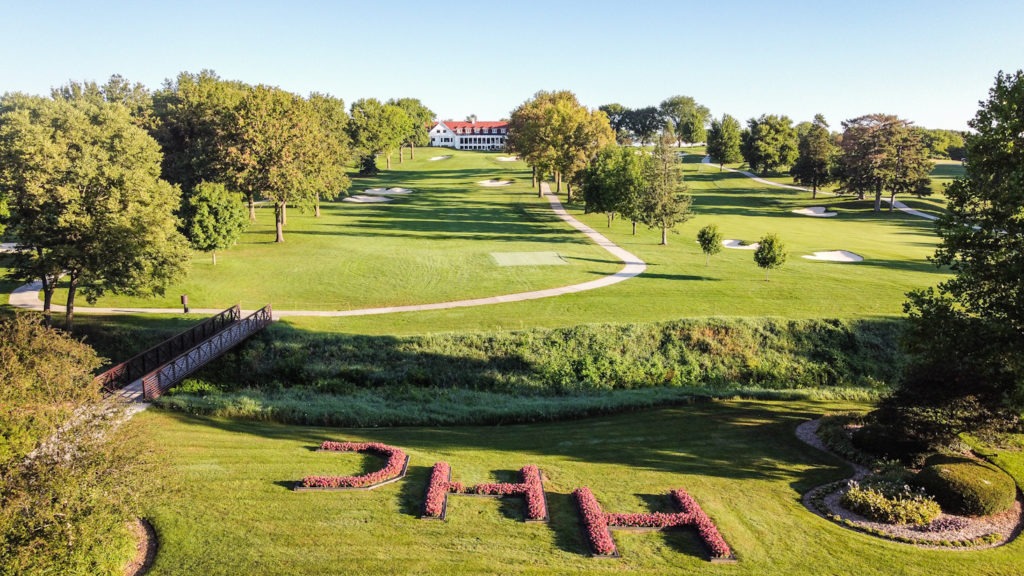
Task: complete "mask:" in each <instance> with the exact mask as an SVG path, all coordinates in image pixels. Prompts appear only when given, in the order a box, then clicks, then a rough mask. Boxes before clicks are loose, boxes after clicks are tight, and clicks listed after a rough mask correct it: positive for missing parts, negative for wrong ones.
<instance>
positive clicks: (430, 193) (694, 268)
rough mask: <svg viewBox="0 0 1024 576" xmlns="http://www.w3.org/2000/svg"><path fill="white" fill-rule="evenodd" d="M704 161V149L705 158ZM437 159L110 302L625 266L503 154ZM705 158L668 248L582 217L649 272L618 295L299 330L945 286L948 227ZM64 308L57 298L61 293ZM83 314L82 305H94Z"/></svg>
mask: <svg viewBox="0 0 1024 576" xmlns="http://www.w3.org/2000/svg"><path fill="white" fill-rule="evenodd" d="M698 152H699V151H698ZM439 153H440V152H439V151H436V150H420V153H419V158H418V159H417V160H416V161H414V162H410V161H407V162H406V163H404V164H397V163H395V165H394V166H395V170H393V171H392V172H388V173H386V174H385V175H383V176H382V177H381V178H378V179H374V180H360V181H357V182H356V185H355V186H354V187H353V189H354V190H355V191H359V190H362V189H365V188H367V187H369V186H394V185H401V186H405V187H410V188H414V189H417V190H419V192H417V193H416V194H413V195H411V196H407V197H404V198H403V199H400V200H398V201H396V202H395V203H392V204H385V205H358V204H348V203H335V204H329V205H326V206H325V215H324V217H323V218H321V219H320V220H316V219H314V218H312V217H311V216H310V215H302V214H300V213H298V211H296V210H292V211H291V213H290V215H289V218H290V223H289V227H288V229H287V233H286V240H287V241H286V242H285V243H284V244H283V245H274V244H273V243H272V242H270V241H271V240H272V232H271V225H270V214H269V211H266V212H264V213H261V214H260V218H259V225H258V226H257V227H256V228H254V229H253V230H252V231H250V232H249V233H247V234H246V236H245V237H244V239H243V241H242V242H241V243H240V244H239V245H238V246H236V247H235V248H233V249H231V250H229V251H227V252H225V253H223V254H221V256H220V258H219V263H218V265H217V266H216V267H213V266H211V265H210V264H209V262H208V259H207V257H206V256H205V255H204V256H200V257H197V259H196V262H195V264H194V269H193V274H192V276H191V278H190V279H189V280H188V281H187V282H186V283H185V284H183V285H181V286H174V287H171V288H170V289H169V290H168V292H167V297H165V298H163V299H157V300H145V299H128V298H105V299H103V300H101V301H100V304H101V305H102V304H108V305H110V304H116V305H120V306H127V305H133V306H145V307H153V306H167V307H177V306H178V305H179V304H178V296H179V295H180V294H182V293H187V294H189V296H190V303H191V305H192V307H194V308H200V307H226V306H228V305H230V304H233V303H235V302H241V303H242V305H243V306H244V307H256V306H259V305H262V304H264V303H266V302H270V303H272V304H273V305H274V307H275V309H278V310H287V309H321V310H324V309H352V308H362V307H372V306H386V305H401V304H413V303H427V302H441V301H448V300H455V299H460V298H468V297H479V296H487V295H495V294H504V293H511V292H520V291H524V290H531V289H538V288H545V287H551V286H558V285H564V284H570V283H574V282H581V281H585V280H590V279H594V278H598V277H600V276H604V275H607V274H609V273H611V272H613V271H615V270H617V269H618V268H619V267H620V265H619V264H618V263H615V262H614V261H613V260H612V258H611V257H610V256H609V255H608V254H607V253H606V252H604V251H603V250H601V249H599V248H597V247H596V246H594V245H591V244H588V243H586V241H585V240H584V238H583V236H582V235H581V234H579V233H578V232H576V231H574V230H571V229H570V228H569V227H568V226H566V225H565V224H563V223H561V222H560V221H556V220H555V219H554V217H553V216H552V215H551V212H550V209H549V207H548V205H547V202H546V201H544V200H540V199H537V198H536V194H535V193H534V192H532V191H531V190H530V189H529V187H530V183H529V173H528V171H526V170H525V169H524V168H523V165H522V164H519V163H502V162H496V161H494V160H493V157H494V156H495V155H494V154H483V153H462V152H455V151H447V150H446V151H444V153H445V154H448V153H452V154H453V157H452V158H451V159H449V160H444V161H439V162H430V161H428V160H427V159H428V158H429V157H430V156H431V155H433V154H439ZM700 159H701V155H700V154H699V153H698V154H690V155H688V156H687V157H686V158H685V166H686V177H687V181H688V184H689V186H690V191H691V193H692V194H693V195H694V211H695V214H696V216H695V217H694V218H693V219H692V220H691V221H689V222H687V223H685V224H683V225H680V226H679V227H678V231H679V232H680V234H679V235H670V240H669V241H670V244H669V246H658V242H659V240H660V238H659V232H658V231H657V230H648V229H646V228H645V227H643V226H639V227H638V229H637V234H636V235H635V236H634V235H632V234H631V233H630V229H631V227H630V224H629V223H628V222H624V221H621V220H616V221H615V222H614V223H613V225H612V227H611V228H610V229H609V228H606V220H605V217H604V215H602V214H590V215H585V214H583V210H582V208H583V207H582V205H581V204H577V205H575V206H572V207H571V211H572V212H573V213H574V214H575V215H576V216H577V217H578V218H580V219H581V220H583V221H584V222H586V223H588V224H589V225H591V226H592V227H594V228H595V229H597V230H598V231H599V232H602V233H605V234H606V235H607V236H608V237H609V238H611V239H612V240H613V241H615V242H616V243H618V244H620V245H621V246H623V247H624V248H626V249H627V250H630V251H632V252H633V253H635V254H637V255H638V256H640V257H641V258H642V259H644V260H645V261H646V262H647V263H648V270H647V272H646V273H645V274H643V275H642V276H640V277H638V278H633V279H630V280H627V281H625V282H622V283H619V284H617V285H615V286H612V287H608V288H602V289H600V290H595V291H590V292H586V293H580V294H574V295H568V296H562V297H558V298H549V299H543V300H535V301H529V302H521V303H512V304H502V305H493V306H486V307H478V308H461V309H455V310H445V311H436V312H420V313H404V314H393V315H387V316H369V317H355V318H342V319H331V318H327V319H322V318H293V319H287V320H286V321H287V322H289V323H292V324H293V325H295V326H296V327H298V328H301V329H307V330H314V331H328V332H349V333H367V334H415V333H427V332H449V331H465V330H485V331H494V330H511V329H520V328H529V327H561V326H570V325H575V324H579V323H594V322H617V323H627V322H643V321H657V320H665V319H671V318H680V317H706V316H781V317H788V318H822V317H839V318H857V317H879V316H884V317H891V316H898V315H900V314H901V312H902V303H903V301H904V294H905V293H906V292H907V291H909V290H912V289H916V288H921V287H925V286H931V285H934V284H937V283H938V282H940V281H941V280H943V279H945V278H946V277H947V275H946V274H945V273H944V272H943V271H941V270H938V269H937V268H935V267H934V266H933V265H932V264H930V263H929V262H928V261H927V257H928V256H930V255H931V254H932V253H933V251H934V247H935V244H936V237H935V235H934V225H933V224H932V223H930V222H928V221H926V220H923V219H919V218H914V217H911V216H908V215H905V214H902V213H898V212H897V213H889V212H883V213H880V214H875V213H874V212H872V210H871V202H870V201H860V202H858V201H856V200H851V199H849V198H843V199H836V198H834V197H830V196H827V195H821V196H819V198H818V200H811V199H810V198H809V195H808V194H807V193H805V192H799V191H794V190H785V189H780V188H776V187H771V186H767V185H764V184H760V183H757V182H754V181H752V180H750V179H748V178H745V177H743V176H741V175H738V174H731V173H727V172H722V173H720V172H718V170H717V168H716V167H714V166H707V165H704V166H702V165H701V164H700ZM489 178H507V179H513V180H515V184H514V185H513V186H510V187H507V188H483V187H480V186H477V185H476V184H475V182H477V181H480V180H484V179H489ZM816 205H824V206H827V207H828V208H829V209H831V210H836V211H838V212H839V213H840V215H839V216H838V217H836V218H830V219H827V218H810V217H805V216H798V215H796V214H793V213H792V210H794V209H796V208H801V207H806V206H816ZM710 223H714V224H717V225H718V227H719V229H720V230H721V231H722V232H723V233H724V234H725V235H726V237H727V238H733V239H742V240H747V241H751V242H753V241H756V240H757V239H758V238H759V237H760V236H761V235H763V234H765V233H768V232H775V233H777V234H778V235H779V236H780V237H781V239H782V240H783V242H784V243H785V244H786V246H787V248H788V250H789V252H790V257H789V260H788V262H787V263H786V264H785V266H784V267H783V268H782V269H780V270H776V271H773V272H772V273H771V274H770V281H769V282H765V281H764V274H763V272H762V271H761V270H760V269H758V268H757V267H756V266H755V264H754V262H753V258H752V253H751V252H749V251H740V250H728V249H726V250H723V251H722V253H721V254H719V255H717V256H715V257H713V258H712V260H711V265H710V266H705V265H704V256H703V254H702V253H701V251H700V249H699V246H698V245H697V243H696V242H695V236H696V231H697V230H698V229H699V228H700V227H701V226H704V225H705V224H710ZM840 249H841V250H849V251H852V252H855V253H857V254H860V255H861V256H863V257H864V258H865V261H864V262H861V263H856V264H839V263H829V262H816V261H810V260H805V259H803V258H801V256H802V255H806V254H810V253H812V252H815V251H829V250H840ZM529 251H545V252H550V251H555V252H558V253H559V254H562V255H563V256H566V258H567V260H568V261H569V262H570V265H567V266H507V267H502V266H497V265H496V264H495V263H494V261H493V258H492V257H491V256H490V254H491V253H492V252H529ZM58 301H59V296H58ZM81 304H84V303H81V302H80V305H81Z"/></svg>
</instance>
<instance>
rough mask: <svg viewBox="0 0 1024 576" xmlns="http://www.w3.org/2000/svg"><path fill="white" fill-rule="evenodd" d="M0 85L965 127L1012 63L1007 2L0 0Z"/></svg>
mask: <svg viewBox="0 0 1024 576" xmlns="http://www.w3.org/2000/svg"><path fill="white" fill-rule="evenodd" d="M0 7H2V14H3V16H4V36H5V37H4V38H3V42H2V48H0V91H4V92H6V91H22V92H29V93H37V94H46V93H48V92H49V89H50V87H52V86H57V85H60V84H62V83H64V82H66V81H67V80H69V79H75V80H97V81H101V82H102V81H103V80H105V79H106V78H108V77H109V76H110V75H111V74H114V73H117V74H121V75H122V76H125V77H127V78H128V79H129V80H132V81H137V82H142V83H143V84H145V85H147V86H148V87H150V88H157V87H159V85H160V84H161V83H162V82H163V81H164V79H166V78H172V77H174V76H175V75H177V74H178V73H179V72H181V71H190V72H198V71H199V70H201V69H203V68H210V69H213V70H215V71H216V72H217V73H218V74H219V75H220V76H221V77H223V78H227V79H235V80H242V81H245V82H249V83H253V84H255V83H264V84H271V85H276V86H280V87H282V88H284V89H287V90H291V91H294V92H297V93H300V94H307V93H309V92H311V91H320V92H327V93H331V94H333V95H335V96H339V97H342V98H344V99H345V101H346V103H350V102H352V101H353V100H355V99H358V98H363V97H376V98H381V99H386V98H391V97H404V96H411V97H417V98H420V99H421V100H422V101H423V102H424V103H425V104H427V106H429V107H430V108H431V109H433V110H434V111H435V112H436V113H437V115H438V116H439V117H441V118H455V119H462V118H464V117H465V116H466V115H468V114H471V113H475V114H477V115H478V116H479V117H480V119H482V120H483V119H499V118H502V117H507V116H508V114H509V112H510V111H511V110H512V109H513V108H515V107H516V106H517V105H519V104H520V103H521V102H523V101H524V100H526V99H528V98H529V97H530V96H531V95H532V94H533V93H534V92H536V91H537V90H541V89H544V90H555V89H569V90H572V91H573V92H575V93H576V95H577V96H578V97H579V99H580V100H581V101H582V102H583V103H584V104H585V105H588V106H591V107H596V106H599V105H601V104H607V103H609V102H619V103H621V104H624V105H626V106H629V107H640V106H646V105H657V104H658V103H659V102H660V101H661V100H663V99H664V98H666V97H668V96H671V95H674V94H685V95H689V96H693V97H694V98H696V99H697V101H698V102H700V103H702V104H704V105H706V106H708V107H709V108H710V109H711V111H712V114H714V115H716V116H719V115H721V114H722V113H729V114H732V115H733V116H736V117H738V118H739V119H741V120H745V119H747V118H750V117H752V116H757V115H760V114H762V113H774V114H786V115H788V116H790V117H791V118H793V119H794V120H795V121H802V120H809V119H811V118H812V117H813V115H814V114H815V113H818V112H821V113H823V114H825V116H826V118H827V120H828V121H829V123H830V124H831V125H832V127H833V129H838V128H839V123H840V121H842V120H844V119H848V118H852V117H855V116H859V115H861V114H868V113H873V112H885V113H891V114H897V115H899V116H902V117H904V118H908V119H910V120H912V121H914V122H915V123H917V124H918V125H922V126H926V127H930V128H952V129H965V128H966V122H967V120H968V119H969V118H971V117H973V115H974V113H975V111H976V110H977V104H978V101H979V100H981V99H984V98H985V97H986V95H987V92H988V88H989V87H990V86H991V85H992V81H993V78H994V77H995V75H996V72H998V71H999V70H1000V69H1002V70H1006V71H1012V70H1016V69H1018V68H1021V67H1024V24H1022V23H1024V2H1020V1H1019V0H1013V1H998V2H996V1H985V0H982V1H979V2H965V1H960V2H946V1H936V0H933V1H930V2H919V1H901V0H888V1H885V2H878V1H874V0H861V1H846V0H843V1H840V0H818V1H806V2H770V1H764V2H757V1H750V2H736V1H733V2H721V1H718V2H715V1H709V2H683V1H681V0H676V1H665V2H661V1H646V0H632V1H626V0H616V1H603V0H592V1H584V0H579V1H564V0H548V1H532V0H520V1H516V2H509V1H493V0H474V1H467V2H449V1H444V0H435V1H431V0H417V1H415V2H406V1H403V0H384V1H379V2H377V1H373V0H360V1H352V2H349V1H336V2H326V1H325V2H312V1H310V2H303V1H301V0H294V1H293V2H289V3H285V2H266V1H258V0H252V1H248V2H243V1H240V2H217V1H215V0H207V1H182V2H177V1H173V2H152V1H147V0H136V1H134V2H105V1H101V0H98V1H90V2H81V1H74V2H71V1H65V2H57V1H50V2H46V1H42V0H41V1H38V2H36V1H29V0H13V1H11V0H0Z"/></svg>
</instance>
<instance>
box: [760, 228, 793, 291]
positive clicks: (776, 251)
mask: <svg viewBox="0 0 1024 576" xmlns="http://www.w3.org/2000/svg"><path fill="white" fill-rule="evenodd" d="M786 257H787V254H786V247H785V245H783V244H782V240H779V237H778V236H776V235H775V234H765V235H764V237H762V238H761V239H760V240H758V246H757V250H754V262H756V263H757V265H758V266H760V267H761V268H763V269H764V281H765V282H767V281H768V271H769V270H773V269H775V268H780V267H781V266H782V265H783V264H785V263H786Z"/></svg>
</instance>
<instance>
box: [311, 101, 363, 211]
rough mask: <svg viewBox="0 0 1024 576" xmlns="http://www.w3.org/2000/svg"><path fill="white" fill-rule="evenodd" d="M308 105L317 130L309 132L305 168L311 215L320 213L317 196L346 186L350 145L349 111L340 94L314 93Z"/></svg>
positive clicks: (336, 192)
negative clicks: (337, 96)
mask: <svg viewBox="0 0 1024 576" xmlns="http://www.w3.org/2000/svg"><path fill="white" fill-rule="evenodd" d="M309 105H310V107H311V112H312V114H313V117H314V122H315V124H316V125H317V127H318V128H319V130H318V131H316V132H314V133H313V134H311V135H309V136H310V137H311V138H313V139H314V141H313V142H311V145H312V150H311V154H310V159H309V161H308V164H307V168H306V179H307V183H308V184H307V186H309V188H310V191H311V192H312V194H313V202H314V206H313V208H314V215H315V216H316V217H317V218H319V217H320V199H321V198H327V199H329V200H333V199H335V198H337V197H338V196H339V195H341V193H343V192H345V191H346V190H348V188H349V186H350V185H351V181H350V180H349V178H348V174H347V172H348V165H349V163H350V162H351V160H352V148H351V143H350V140H349V134H348V114H346V113H345V103H344V102H343V101H342V100H341V99H340V98H335V97H333V96H329V95H326V94H319V93H313V94H310V96H309Z"/></svg>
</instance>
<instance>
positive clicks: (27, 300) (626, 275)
mask: <svg viewBox="0 0 1024 576" xmlns="http://www.w3.org/2000/svg"><path fill="white" fill-rule="evenodd" d="M541 192H542V193H543V195H544V197H545V198H547V200H548V203H550V204H551V209H552V210H553V211H554V213H555V215H557V216H558V217H559V218H561V219H562V220H564V221H565V222H567V223H568V224H569V225H570V226H572V227H573V228H575V229H576V230H579V231H580V232H582V233H583V235H585V236H586V237H587V238H590V239H591V240H592V241H593V242H594V243H595V244H597V245H598V246H600V247H602V248H604V249H605V250H606V251H608V253H609V254H611V255H612V256H614V257H615V258H617V259H618V260H619V261H621V262H622V263H623V264H624V266H623V267H622V269H621V270H619V271H618V272H616V273H614V274H611V275H609V276H605V277H603V278H598V279H597V280H591V281H589V282H583V283H582V284H571V285H569V286H560V287H558V288H548V289H546V290H533V291H530V292H517V293H515V294H502V295H499V296H488V297H486V298H473V299H471V300H453V301H449V302H435V303H432V304H412V305H407V306H384V307H380V308H361V309H358V310H276V309H275V310H274V318H275V319H276V318H282V317H285V316H324V317H343V316H370V315H374V314H395V313H398V312H423V311H427V310H447V309H450V308H467V307H470V306H487V305H490V304H503V303H506V302H523V301H525V300H537V299H540V298H552V297H554V296H562V295H564V294H575V293H577V292H585V291H587V290H595V289H597V288H604V287H605V286H611V285H613V284H618V283H619V282H622V281H623V280H628V279H630V278H633V277H634V276H638V275H640V274H642V273H643V272H644V270H646V269H647V264H645V263H644V261H643V260H641V259H640V258H638V257H637V256H635V255H634V254H632V253H631V252H629V251H627V250H624V249H623V248H620V247H619V246H618V245H616V244H615V243H614V242H612V241H611V240H609V239H608V238H606V237H605V236H604V235H603V234H601V233H600V232H597V231H596V230H594V229H593V228H591V227H590V226H587V225H586V224H584V223H582V222H580V221H579V220H577V219H575V218H573V217H572V216H571V215H570V214H569V213H568V212H567V211H566V210H565V207H564V206H562V203H561V202H560V201H559V200H558V197H557V196H555V195H554V194H552V193H551V187H550V186H549V185H548V183H547V182H543V183H541ZM41 289H42V283H41V282H33V283H31V284H26V285H24V286H21V287H19V288H17V289H15V290H14V292H12V293H11V297H10V303H11V306H14V307H17V308H27V309H33V310H42V309H43V303H42V302H41V301H40V300H39V291H40V290H41ZM51 308H52V309H53V312H54V313H58V312H64V307H63V306H56V305H54V306H51ZM75 311H76V312H86V313H91V314H136V313H145V314H178V313H180V312H181V309H180V308H117V307H113V308H90V307H80V306H76V307H75ZM190 311H191V312H195V313H197V314H216V313H218V312H220V309H217V308H192V309H191V310H190Z"/></svg>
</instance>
